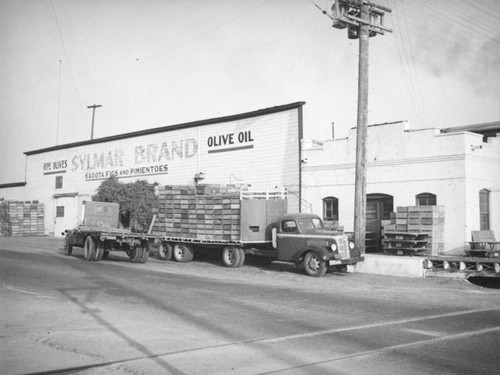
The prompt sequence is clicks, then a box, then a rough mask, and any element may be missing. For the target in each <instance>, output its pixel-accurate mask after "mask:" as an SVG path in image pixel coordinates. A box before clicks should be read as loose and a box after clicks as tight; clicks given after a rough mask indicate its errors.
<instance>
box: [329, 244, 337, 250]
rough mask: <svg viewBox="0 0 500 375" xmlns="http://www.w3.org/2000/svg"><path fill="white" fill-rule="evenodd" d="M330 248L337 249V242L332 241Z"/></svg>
mask: <svg viewBox="0 0 500 375" xmlns="http://www.w3.org/2000/svg"><path fill="white" fill-rule="evenodd" d="M330 249H332V251H337V244H336V243H332V244H331V245H330Z"/></svg>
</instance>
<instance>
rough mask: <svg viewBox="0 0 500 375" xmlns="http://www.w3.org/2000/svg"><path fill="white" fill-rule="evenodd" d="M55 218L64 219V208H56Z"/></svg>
mask: <svg viewBox="0 0 500 375" xmlns="http://www.w3.org/2000/svg"><path fill="white" fill-rule="evenodd" d="M56 217H64V206H57V207H56Z"/></svg>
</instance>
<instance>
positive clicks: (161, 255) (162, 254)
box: [158, 242, 172, 260]
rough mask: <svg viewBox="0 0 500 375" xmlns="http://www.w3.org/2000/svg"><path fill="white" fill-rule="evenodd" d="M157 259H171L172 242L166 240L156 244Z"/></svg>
mask: <svg viewBox="0 0 500 375" xmlns="http://www.w3.org/2000/svg"><path fill="white" fill-rule="evenodd" d="M158 259H161V260H170V259H172V244H171V243H168V242H161V243H160V244H159V246H158Z"/></svg>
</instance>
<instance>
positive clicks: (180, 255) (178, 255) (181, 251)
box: [172, 243, 194, 262]
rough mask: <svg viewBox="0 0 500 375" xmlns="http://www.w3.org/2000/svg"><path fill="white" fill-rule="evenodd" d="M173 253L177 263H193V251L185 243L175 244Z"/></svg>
mask: <svg viewBox="0 0 500 375" xmlns="http://www.w3.org/2000/svg"><path fill="white" fill-rule="evenodd" d="M172 253H173V256H174V259H175V260H176V261H177V262H191V261H192V260H193V255H194V253H193V249H192V248H191V246H189V245H186V244H184V243H176V244H174V248H173V250H172Z"/></svg>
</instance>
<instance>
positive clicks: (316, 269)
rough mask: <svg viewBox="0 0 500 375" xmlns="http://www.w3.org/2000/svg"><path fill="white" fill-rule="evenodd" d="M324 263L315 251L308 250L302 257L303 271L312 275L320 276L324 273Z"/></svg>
mask: <svg viewBox="0 0 500 375" xmlns="http://www.w3.org/2000/svg"><path fill="white" fill-rule="evenodd" d="M326 268H327V267H326V263H325V262H324V261H323V259H321V257H320V256H319V254H318V253H317V252H315V251H310V252H308V253H307V254H306V256H305V257H304V272H305V273H306V274H307V275H309V276H313V277H320V276H323V275H324V274H325V273H326Z"/></svg>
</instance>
